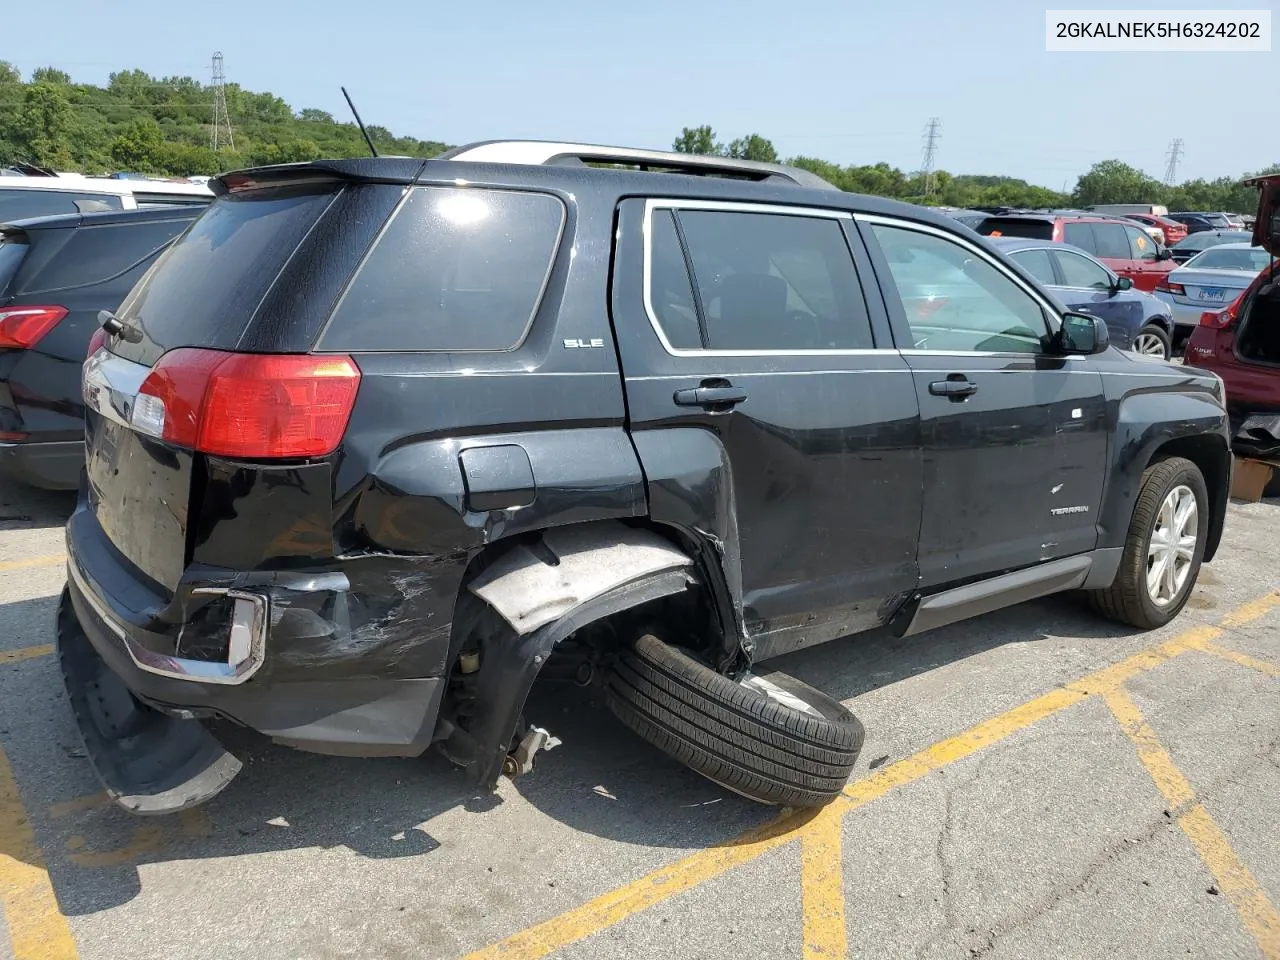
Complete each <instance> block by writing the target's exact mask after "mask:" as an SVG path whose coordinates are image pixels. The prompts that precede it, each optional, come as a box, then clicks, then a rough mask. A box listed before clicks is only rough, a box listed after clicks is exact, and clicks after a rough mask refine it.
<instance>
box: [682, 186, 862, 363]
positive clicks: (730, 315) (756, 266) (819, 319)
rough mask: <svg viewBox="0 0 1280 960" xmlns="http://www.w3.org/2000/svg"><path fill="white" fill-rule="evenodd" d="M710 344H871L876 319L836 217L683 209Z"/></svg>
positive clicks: (833, 347)
mask: <svg viewBox="0 0 1280 960" xmlns="http://www.w3.org/2000/svg"><path fill="white" fill-rule="evenodd" d="M677 217H678V222H679V224H680V227H681V229H682V230H683V231H684V235H685V240H686V242H687V243H688V248H689V257H690V260H691V262H692V265H693V276H694V279H695V281H696V287H697V291H698V296H699V298H700V306H701V308H702V315H703V318H704V321H705V324H706V329H707V344H706V345H707V347H708V348H709V349H711V350H840V349H858V348H869V347H871V346H872V345H873V344H872V339H871V325H870V323H869V321H868V319H867V310H866V304H865V302H864V301H863V299H862V288H861V287H860V286H859V284H858V277H857V273H856V272H855V271H854V266H853V259H852V257H851V256H850V254H849V246H848V244H847V243H846V242H845V239H844V231H843V230H842V229H841V226H840V222H839V221H838V220H834V219H830V218H824V217H799V216H786V215H781V214H768V213H736V212H735V213H730V212H723V211H711V210H681V211H680V212H679V213H678V214H677Z"/></svg>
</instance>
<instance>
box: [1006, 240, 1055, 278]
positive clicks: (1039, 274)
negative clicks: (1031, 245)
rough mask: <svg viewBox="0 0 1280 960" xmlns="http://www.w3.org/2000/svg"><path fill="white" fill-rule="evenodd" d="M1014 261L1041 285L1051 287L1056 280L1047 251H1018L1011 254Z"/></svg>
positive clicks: (1040, 249) (1038, 249)
mask: <svg viewBox="0 0 1280 960" xmlns="http://www.w3.org/2000/svg"><path fill="white" fill-rule="evenodd" d="M1012 256H1013V259H1014V261H1015V262H1016V263H1017V264H1018V266H1020V267H1022V269H1023V270H1025V271H1027V273H1029V274H1031V275H1032V276H1033V277H1035V278H1036V279H1037V280H1039V281H1040V282H1041V283H1045V284H1048V285H1049V286H1053V285H1054V284H1056V283H1057V282H1058V278H1057V277H1056V276H1055V275H1054V272H1053V262H1052V261H1051V260H1050V259H1049V251H1048V250H1045V249H1043V248H1037V249H1035V250H1019V251H1018V252H1017V253H1015V254H1013V255H1012Z"/></svg>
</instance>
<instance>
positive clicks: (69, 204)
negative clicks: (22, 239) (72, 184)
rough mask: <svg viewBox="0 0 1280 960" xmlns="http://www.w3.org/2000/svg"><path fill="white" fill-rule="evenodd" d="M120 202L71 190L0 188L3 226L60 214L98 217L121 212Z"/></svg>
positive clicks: (121, 204) (101, 195)
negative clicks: (107, 213) (116, 211)
mask: <svg viewBox="0 0 1280 960" xmlns="http://www.w3.org/2000/svg"><path fill="white" fill-rule="evenodd" d="M122 209H124V204H123V202H122V201H121V199H120V198H119V197H118V196H116V195H114V194H109V193H76V192H73V191H71V190H27V189H22V190H15V189H13V188H9V189H7V190H6V189H5V188H4V186H3V185H0V223H11V222H13V221H14V220H24V219H26V218H28V217H51V216H54V215H56V214H60V213H96V212H103V211H107V210H122Z"/></svg>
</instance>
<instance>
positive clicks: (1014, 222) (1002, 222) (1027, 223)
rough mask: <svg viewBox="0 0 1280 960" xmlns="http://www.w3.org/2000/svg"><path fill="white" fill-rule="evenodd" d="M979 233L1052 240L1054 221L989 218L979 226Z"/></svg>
mask: <svg viewBox="0 0 1280 960" xmlns="http://www.w3.org/2000/svg"><path fill="white" fill-rule="evenodd" d="M978 232H979V233H981V234H983V235H984V236H988V237H1027V238H1028V239H1031V240H1052V239H1053V221H1052V220H1035V219H1031V218H1022V217H987V219H985V220H983V221H982V222H981V223H980V224H978Z"/></svg>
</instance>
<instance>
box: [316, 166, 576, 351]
mask: <svg viewBox="0 0 1280 960" xmlns="http://www.w3.org/2000/svg"><path fill="white" fill-rule="evenodd" d="M565 217H566V211H565V207H564V204H563V203H561V202H560V200H559V199H557V198H556V197H553V196H551V195H550V194H545V193H524V192H519V191H513V190H487V189H478V188H465V187H415V188H414V189H413V190H411V191H410V192H409V196H408V197H407V198H406V200H405V202H404V203H403V204H402V205H401V206H400V208H399V210H397V211H396V213H395V215H394V216H393V217H392V218H391V221H390V223H388V224H387V227H386V229H385V230H383V232H382V235H381V236H380V237H379V238H378V240H377V242H376V243H375V244H374V246H373V249H372V250H371V251H370V252H369V255H368V257H366V258H365V261H364V263H363V264H361V266H360V268H359V270H358V271H357V272H356V275H355V278H354V279H353V280H352V281H351V285H350V286H349V287H348V288H347V292H346V293H345V294H344V295H343V297H342V300H341V302H340V303H339V304H338V308H337V310H336V311H335V312H334V315H333V317H332V319H331V320H330V322H329V325H328V327H327V328H326V329H325V331H324V333H323V334H322V335H321V337H320V343H319V349H321V350H335V351H344V352H346V351H350V352H353V353H354V352H373V351H396V352H399V351H427V350H430V351H451V352H453V351H474V350H510V349H512V348H513V347H516V346H517V345H519V344H520V342H521V341H522V340H523V339H524V337H525V333H526V332H527V331H528V329H529V325H530V323H532V321H533V316H534V314H535V313H536V312H537V309H538V304H539V302H540V301H541V300H542V294H543V291H544V290H545V288H546V285H547V280H548V278H549V277H550V275H551V266H552V263H553V262H554V260H555V255H556V250H557V249H558V248H559V245H560V237H561V235H562V234H563V232H564V224H565Z"/></svg>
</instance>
